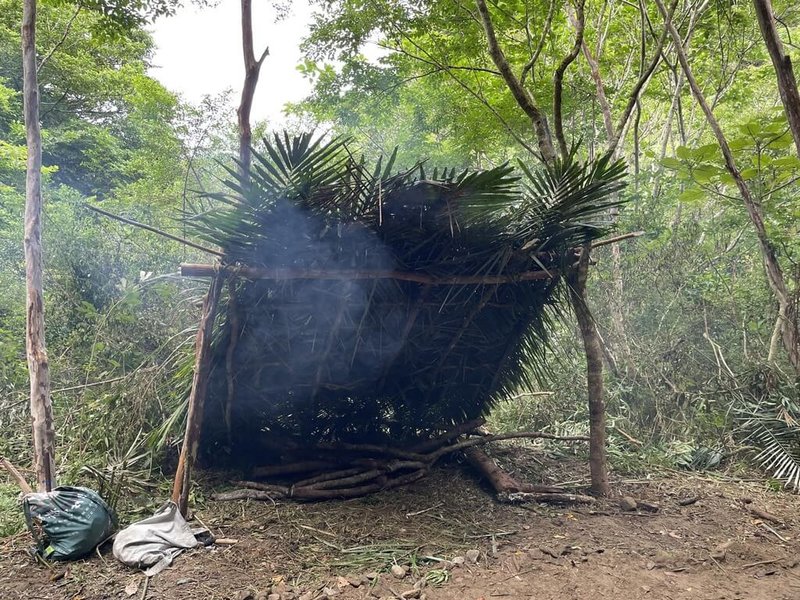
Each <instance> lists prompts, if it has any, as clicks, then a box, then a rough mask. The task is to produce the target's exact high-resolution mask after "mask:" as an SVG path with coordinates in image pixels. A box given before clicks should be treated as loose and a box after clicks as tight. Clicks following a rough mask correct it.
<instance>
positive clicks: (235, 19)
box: [150, 0, 311, 124]
mask: <svg viewBox="0 0 800 600" xmlns="http://www.w3.org/2000/svg"><path fill="white" fill-rule="evenodd" d="M292 4H293V7H292V12H291V15H290V16H289V17H288V18H286V19H284V20H282V21H279V22H277V23H276V22H275V11H274V9H273V7H272V2H270V1H269V0H254V2H253V38H254V40H255V48H256V58H258V56H259V54H260V53H261V52H262V51H263V49H264V47H265V46H269V51H270V55H269V56H268V57H267V59H266V60H265V61H264V65H263V66H262V67H261V76H260V77H259V83H258V88H257V89H256V95H255V100H254V102H253V112H252V117H253V120H259V119H269V121H270V122H271V123H272V124H276V123H277V122H279V121H280V120H281V119H282V115H281V111H282V107H283V105H284V104H285V103H286V102H289V101H297V100H300V99H302V98H303V97H304V96H305V95H306V94H307V93H308V91H309V86H308V84H307V82H306V81H305V80H304V79H303V77H302V76H301V75H300V73H298V72H297V70H296V69H295V66H296V65H297V63H298V61H299V60H300V50H299V48H298V46H299V44H300V42H301V41H302V39H303V37H304V36H305V35H306V31H307V28H308V22H309V19H310V14H311V10H310V8H309V7H308V5H307V4H306V3H305V2H303V1H300V2H292ZM239 10H240V3H239V0H220V2H219V5H218V6H216V7H214V8H204V9H199V8H196V7H194V6H192V5H191V4H190V3H187V6H185V7H183V8H181V9H179V10H178V12H177V14H176V15H175V16H174V17H169V18H165V19H160V20H159V21H158V22H156V23H155V25H154V26H153V28H152V30H153V35H154V38H155V42H156V45H157V50H156V53H155V57H154V60H153V64H154V68H153V69H151V71H150V73H151V75H153V76H154V77H156V78H157V79H158V80H159V81H161V82H162V83H163V84H164V85H165V86H166V87H167V88H169V89H170V90H172V91H174V92H178V93H179V94H181V95H182V96H183V97H184V98H185V99H186V100H189V101H191V102H197V101H198V100H200V99H201V98H202V97H203V96H204V95H206V94H212V95H213V94H217V93H219V92H221V91H223V90H225V89H227V88H232V89H233V90H234V92H235V94H236V99H235V103H236V104H238V96H239V93H240V92H241V89H242V81H243V79H244V67H243V63H242V41H241V37H242V34H241V22H240V13H239Z"/></svg>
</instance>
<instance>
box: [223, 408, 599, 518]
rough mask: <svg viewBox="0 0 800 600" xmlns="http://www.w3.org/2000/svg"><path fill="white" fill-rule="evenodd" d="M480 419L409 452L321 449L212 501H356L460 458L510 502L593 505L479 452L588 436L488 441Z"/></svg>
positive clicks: (265, 470) (259, 473)
mask: <svg viewBox="0 0 800 600" xmlns="http://www.w3.org/2000/svg"><path fill="white" fill-rule="evenodd" d="M482 424H483V420H482V419H477V420H475V421H471V422H470V423H465V424H462V425H460V426H458V427H455V428H453V429H452V430H450V431H448V432H446V433H444V434H442V435H441V436H439V437H436V438H433V439H430V440H426V441H424V442H421V443H419V444H417V445H416V446H414V447H412V448H411V449H400V448H394V447H390V446H378V445H372V444H345V443H340V444H320V445H318V447H317V450H318V453H319V454H318V456H316V457H314V458H312V459H305V460H302V461H296V462H290V463H283V464H279V465H271V466H266V467H260V468H256V469H254V470H253V473H252V475H253V477H254V479H255V478H257V479H267V480H273V481H274V480H276V479H280V480H282V483H267V482H264V481H246V480H242V481H236V482H234V485H236V486H237V489H234V490H231V491H228V492H221V493H218V494H215V495H214V499H215V500H244V499H250V500H270V501H274V500H278V499H288V498H291V499H295V500H309V501H313V500H332V499H344V498H356V497H360V496H365V495H367V494H371V493H375V492H380V491H384V490H390V489H393V488H396V487H399V486H402V485H406V484H409V483H412V482H414V481H417V480H419V479H421V478H423V477H424V476H425V475H427V474H428V472H429V471H430V469H431V467H433V466H434V464H435V463H436V462H437V461H438V460H439V459H441V458H443V457H445V456H450V455H455V454H461V455H463V456H464V457H465V458H466V460H467V461H468V462H469V463H470V464H471V465H472V466H473V467H475V468H476V469H477V470H478V472H479V473H481V474H482V475H483V476H484V477H485V478H486V479H487V480H488V482H489V483H490V484H491V486H492V487H493V488H494V490H495V492H497V495H498V499H500V500H502V501H507V502H522V501H528V502H530V501H536V502H552V503H578V504H590V503H592V502H594V499H593V498H591V497H588V496H583V495H580V494H573V493H568V492H567V491H566V490H563V489H561V488H558V487H551V486H542V485H535V484H530V483H522V482H518V481H517V480H515V479H514V478H513V477H511V476H510V475H509V474H508V473H506V472H504V471H503V470H502V469H500V468H499V467H498V466H497V465H496V464H495V463H494V461H493V460H492V459H491V458H490V457H489V456H488V455H487V454H486V453H485V452H484V451H483V450H482V449H481V446H483V445H485V444H488V443H490V442H498V441H502V440H510V439H552V440H559V441H565V442H579V441H588V438H586V437H584V436H569V437H563V436H557V435H553V434H549V433H544V432H520V433H509V434H500V435H490V434H487V433H486V432H485V431H482V430H481V428H480V427H481V425H482Z"/></svg>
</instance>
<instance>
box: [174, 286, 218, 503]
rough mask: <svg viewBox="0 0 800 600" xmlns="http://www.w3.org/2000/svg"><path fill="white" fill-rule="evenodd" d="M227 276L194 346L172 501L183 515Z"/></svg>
mask: <svg viewBox="0 0 800 600" xmlns="http://www.w3.org/2000/svg"><path fill="white" fill-rule="evenodd" d="M222 280H223V275H222V274H221V273H220V274H217V276H216V277H214V279H213V280H212V281H211V286H210V287H209V289H208V293H207V294H206V297H205V300H204V301H203V314H202V317H201V319H200V325H199V326H198V328H197V336H196V338H195V343H194V352H195V356H194V375H193V377H192V391H191V393H190V394H189V406H188V408H187V411H186V427H185V429H184V434H183V446H182V447H181V455H180V459H179V460H178V468H177V470H176V471H175V480H174V482H173V484H172V501H173V502H175V504H177V505H178V508H179V509H180V511H181V514H183V515H184V516H186V515H187V511H188V508H189V491H190V490H191V487H192V486H191V481H192V479H191V478H192V468H193V467H194V463H195V460H196V459H197V449H198V447H199V445H200V431H201V429H202V427H203V412H204V409H205V401H206V389H207V387H208V376H209V370H210V368H211V354H210V352H211V333H212V331H213V329H214V318H215V317H216V315H217V306H218V304H219V293H220V289H221V288H222Z"/></svg>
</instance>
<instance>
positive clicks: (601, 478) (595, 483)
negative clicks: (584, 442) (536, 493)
mask: <svg viewBox="0 0 800 600" xmlns="http://www.w3.org/2000/svg"><path fill="white" fill-rule="evenodd" d="M590 250H591V246H590V245H589V244H586V245H585V246H584V247H583V251H582V252H581V257H580V260H579V261H578V266H577V267H576V268H575V269H574V270H573V271H572V273H571V274H570V276H569V277H568V279H567V282H568V284H569V294H570V300H571V301H572V308H573V310H574V311H575V318H576V319H577V321H578V327H580V330H581V337H582V338H583V347H584V351H585V353H586V383H587V387H588V395H589V470H590V471H591V480H592V493H593V494H595V495H596V496H608V495H609V493H610V492H611V489H610V487H609V485H608V460H607V458H606V404H605V389H604V386H603V349H602V346H601V344H600V337H599V336H598V335H597V329H596V325H595V322H594V318H593V317H592V313H591V312H590V310H589V305H588V304H587V299H586V280H587V279H588V274H589V253H590Z"/></svg>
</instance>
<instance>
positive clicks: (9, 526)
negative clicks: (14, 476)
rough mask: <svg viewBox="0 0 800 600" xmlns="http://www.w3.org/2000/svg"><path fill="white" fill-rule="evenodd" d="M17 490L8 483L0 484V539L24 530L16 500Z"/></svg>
mask: <svg viewBox="0 0 800 600" xmlns="http://www.w3.org/2000/svg"><path fill="white" fill-rule="evenodd" d="M18 497H19V488H18V487H17V486H15V485H13V484H10V483H0V538H4V537H8V536H9V535H14V534H15V533H18V532H20V531H21V530H22V529H24V528H25V517H24V516H23V514H22V507H21V506H20V504H19V502H18V501H17V498H18Z"/></svg>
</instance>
